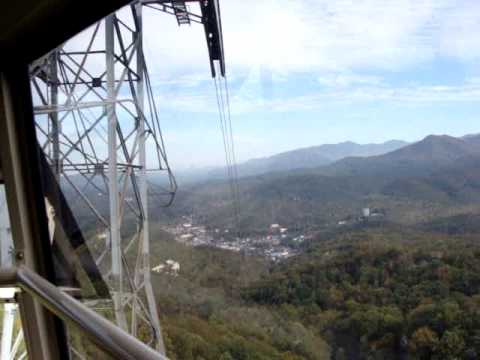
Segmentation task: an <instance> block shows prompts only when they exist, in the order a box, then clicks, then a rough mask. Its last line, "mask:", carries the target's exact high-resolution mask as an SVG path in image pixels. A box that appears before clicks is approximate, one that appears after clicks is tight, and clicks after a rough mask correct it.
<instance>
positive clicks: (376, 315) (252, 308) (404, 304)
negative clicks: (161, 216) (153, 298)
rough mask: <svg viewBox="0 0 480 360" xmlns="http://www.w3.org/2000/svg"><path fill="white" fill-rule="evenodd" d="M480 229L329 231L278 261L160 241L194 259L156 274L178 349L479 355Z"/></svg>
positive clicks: (315, 355)
mask: <svg viewBox="0 0 480 360" xmlns="http://www.w3.org/2000/svg"><path fill="white" fill-rule="evenodd" d="M156 234H157V235H158V234H159V233H158V232H156ZM479 234H480V226H478V225H477V227H476V228H473V227H472V229H471V233H470V234H463V235H455V236H452V235H451V234H450V235H449V234H447V233H445V232H441V231H431V230H429V231H426V230H419V229H413V228H411V229H407V228H400V227H396V226H391V227H390V226H373V225H363V226H361V227H356V228H349V229H343V230H341V231H340V230H339V231H337V232H335V233H332V234H329V235H328V236H325V235H323V234H319V235H318V236H317V237H315V238H314V239H312V241H310V242H309V243H308V244H306V245H305V248H304V253H303V254H302V255H299V256H297V257H294V258H291V259H289V260H287V261H284V262H281V263H276V264H271V263H267V262H265V260H262V259H260V258H253V257H245V256H242V255H241V254H238V253H232V252H226V251H221V250H216V249H211V248H191V247H186V246H185V245H183V244H178V243H175V242H174V241H172V240H171V239H170V240H167V239H163V241H157V242H155V243H156V244H157V245H156V248H155V251H154V253H155V255H154V256H155V261H162V260H165V259H168V258H173V259H177V260H178V261H180V263H181V264H182V270H181V271H180V273H179V275H178V276H171V275H166V274H156V275H154V286H155V288H156V292H157V296H158V298H159V308H160V310H161V314H162V323H163V324H164V331H165V333H166V335H165V336H166V339H167V347H168V350H169V353H168V355H169V356H170V358H172V359H239V360H243V359H245V360H246V359H297V360H299V359H353V360H354V359H432V358H433V359H476V358H478V356H479V354H480V341H479V339H480V332H479V329H480V275H479V274H480V250H479V249H478V235H479ZM162 236H165V235H162ZM183 264H185V268H183Z"/></svg>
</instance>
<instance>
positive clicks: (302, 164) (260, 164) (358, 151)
mask: <svg viewBox="0 0 480 360" xmlns="http://www.w3.org/2000/svg"><path fill="white" fill-rule="evenodd" d="M408 144H409V143H407V142H405V141H401V140H390V141H387V142H384V143H380V144H357V143H354V142H351V141H347V142H342V143H338V144H324V145H319V146H311V147H307V148H301V149H296V150H291V151H286V152H282V153H279V154H275V155H272V156H269V157H263V158H258V159H251V160H248V161H246V162H244V163H241V164H239V165H238V173H239V176H241V177H244V176H253V175H260V174H265V173H270V172H282V171H291V170H295V169H308V168H316V167H319V166H324V165H328V164H332V163H334V162H336V161H338V160H341V159H343V158H346V157H350V156H355V157H369V156H376V155H382V154H386V153H388V152H391V151H394V150H397V149H400V148H402V147H404V146H407V145H408ZM218 172H219V170H218V169H217V170H215V171H213V172H211V175H213V176H215V175H218Z"/></svg>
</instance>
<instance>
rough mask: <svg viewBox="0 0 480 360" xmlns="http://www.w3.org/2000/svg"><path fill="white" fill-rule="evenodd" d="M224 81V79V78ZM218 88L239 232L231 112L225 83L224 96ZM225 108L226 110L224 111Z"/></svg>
mask: <svg viewBox="0 0 480 360" xmlns="http://www.w3.org/2000/svg"><path fill="white" fill-rule="evenodd" d="M224 81H225V78H224ZM218 83H219V88H220V91H219V93H220V98H221V102H222V106H223V115H224V126H225V132H226V137H227V141H226V143H227V146H228V151H229V156H230V171H231V178H232V197H233V210H234V216H235V223H236V229H237V232H238V230H239V197H238V190H237V188H238V179H237V178H238V175H237V173H238V172H237V171H236V156H235V147H234V142H233V128H232V124H231V111H230V100H229V97H228V92H227V90H228V89H227V87H226V83H224V84H223V85H224V88H225V94H223V90H224V89H223V87H222V86H221V85H222V81H221V80H218ZM225 108H226V109H225Z"/></svg>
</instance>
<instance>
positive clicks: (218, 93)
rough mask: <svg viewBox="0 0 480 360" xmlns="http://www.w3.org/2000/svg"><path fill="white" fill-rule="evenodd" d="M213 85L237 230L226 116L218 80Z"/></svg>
mask: <svg viewBox="0 0 480 360" xmlns="http://www.w3.org/2000/svg"><path fill="white" fill-rule="evenodd" d="M214 83H215V93H216V96H217V105H218V112H219V119H220V129H221V132H222V138H223V146H224V151H225V161H226V166H227V177H228V182H229V186H230V192H231V196H232V210H233V220H234V224H235V228H236V229H237V230H238V221H237V220H238V219H237V213H236V207H237V205H236V197H235V186H234V180H233V172H232V156H231V155H232V154H231V146H230V141H229V137H228V134H227V131H228V129H227V124H226V116H225V102H224V100H223V96H222V94H221V89H220V88H219V82H218V79H217V78H216V77H215V78H214Z"/></svg>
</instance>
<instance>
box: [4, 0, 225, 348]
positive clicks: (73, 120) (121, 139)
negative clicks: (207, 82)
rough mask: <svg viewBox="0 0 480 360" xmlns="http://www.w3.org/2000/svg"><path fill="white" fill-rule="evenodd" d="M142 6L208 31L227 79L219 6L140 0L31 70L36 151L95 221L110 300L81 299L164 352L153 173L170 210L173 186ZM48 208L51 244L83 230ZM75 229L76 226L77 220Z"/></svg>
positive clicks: (92, 247)
mask: <svg viewBox="0 0 480 360" xmlns="http://www.w3.org/2000/svg"><path fill="white" fill-rule="evenodd" d="M188 3H197V4H198V8H199V11H198V12H196V13H195V12H191V11H190V9H189V7H188ZM144 6H148V7H149V8H152V9H155V10H158V11H161V12H164V13H168V14H171V15H174V16H175V17H176V19H177V23H178V25H190V24H191V23H199V24H202V25H203V27H204V30H205V35H206V41H207V46H208V51H209V57H210V66H211V71H212V76H213V77H216V76H217V75H218V74H217V73H216V66H215V62H217V63H218V65H219V69H220V70H219V71H220V74H219V75H222V76H225V64H224V55H223V39H222V29H221V22H220V11H219V5H218V0H202V1H200V0H185V1H165V0H157V1H155V0H138V1H135V2H133V3H132V4H131V5H130V7H129V9H127V11H122V12H119V13H115V14H111V15H109V16H108V17H107V18H106V19H104V20H102V21H101V22H99V23H97V24H95V25H93V26H92V27H91V28H90V29H88V30H86V31H85V32H84V34H83V41H81V42H75V41H74V42H73V43H70V42H67V43H66V44H64V45H63V46H60V47H58V48H56V49H54V50H52V51H51V52H50V53H49V54H47V55H45V56H44V57H42V58H40V59H38V60H37V61H35V62H34V63H32V64H31V69H30V75H31V87H32V97H33V101H34V105H35V107H34V110H35V121H36V126H37V137H38V141H39V146H40V147H41V148H42V150H43V152H44V154H45V157H46V160H47V162H48V165H49V167H50V169H51V173H52V174H53V178H54V179H55V182H56V183H58V184H59V185H60V187H61V189H62V190H63V191H64V192H66V193H67V197H68V199H69V206H70V207H74V208H80V209H82V211H83V213H85V212H86V211H88V212H89V213H90V217H91V218H94V220H93V221H86V220H85V219H80V220H79V222H81V223H82V224H81V225H82V229H85V228H87V229H88V234H87V235H86V236H85V238H86V243H87V244H88V247H89V250H88V251H90V252H91V253H92V255H93V257H94V260H95V265H96V267H97V268H98V269H99V270H100V272H101V274H102V277H103V280H105V282H106V283H107V284H108V287H109V293H110V296H108V297H106V298H103V299H99V298H98V297H96V298H95V300H89V299H88V296H86V297H85V298H84V300H83V301H84V302H86V303H88V304H89V305H91V306H92V307H94V308H98V307H104V308H105V306H107V307H108V306H110V309H111V310H112V313H113V314H114V316H113V318H114V319H112V320H115V321H116V322H117V324H118V325H119V326H121V327H122V328H124V329H125V330H126V331H129V332H130V333H132V334H133V335H135V336H142V340H144V341H145V342H147V343H149V344H150V345H151V346H152V347H154V348H156V349H157V350H158V351H159V352H161V353H163V354H164V353H165V347H164V343H163V338H162V332H161V326H160V321H159V316H158V312H157V306H156V302H155V296H154V291H153V288H152V283H151V279H150V268H151V266H150V234H149V214H148V182H147V173H148V172H149V171H152V170H156V171H163V172H164V173H165V174H166V176H167V178H168V181H167V184H168V186H167V189H165V191H164V195H165V203H170V202H171V200H172V198H173V194H174V192H175V190H176V183H175V180H174V178H173V175H172V173H171V171H170V167H169V165H168V161H167V157H166V152H165V148H164V144H163V139H162V135H161V130H160V127H159V122H158V114H157V110H156V107H155V102H154V97H153V93H152V90H151V86H150V81H149V77H148V72H147V68H146V63H145V58H144V55H143V39H142V37H143V34H142V7H144ZM124 10H125V9H124ZM151 155H154V156H151ZM46 204H47V212H48V214H47V215H48V217H49V222H50V224H49V230H50V236H51V242H52V245H53V243H54V241H55V237H56V236H57V233H58V232H62V231H63V232H62V234H61V235H63V236H67V237H68V236H69V235H72V234H71V232H75V231H76V230H77V228H76V227H74V228H73V230H72V229H70V230H68V229H61V230H59V229H56V227H57V228H58V227H60V226H59V224H60V223H61V222H60V221H58V218H59V217H60V216H62V214H60V213H58V214H56V213H55V212H56V211H58V209H57V208H58V204H51V203H50V201H49V200H48V197H47V196H46ZM2 206H3V207H2ZM0 210H1V211H0V232H1V234H0V235H1V236H0V242H1V256H2V263H4V265H5V264H9V262H10V261H11V260H10V259H9V251H10V250H11V246H12V245H11V243H12V241H11V238H10V237H9V236H8V229H9V224H8V214H7V212H6V207H5V201H4V199H3V196H2V199H0ZM74 210H77V209H74ZM82 211H80V213H82ZM91 215H93V217H92V216H91ZM82 221H83V222H82ZM69 222H70V223H72V221H66V222H65V221H64V223H63V224H62V226H63V227H64V226H65V223H67V224H68V223H69ZM73 223H74V225H75V226H76V220H75V221H73ZM69 231H70V233H69ZM81 237H83V235H81ZM70 240H71V239H70ZM73 242H74V241H72V245H73ZM67 262H68V263H69V265H71V266H73V265H78V264H76V263H74V261H73V260H72V261H71V262H69V261H68V259H67ZM132 264H133V265H132ZM85 271H87V270H85ZM89 291H90V292H92V290H91V289H89V290H88V291H87V292H89ZM88 295H92V294H88ZM5 311H6V312H7V311H9V315H8V316H4V326H3V329H4V330H3V334H2V354H7V353H10V354H11V356H15V353H16V351H17V350H18V347H19V344H20V342H21V340H22V333H21V331H20V333H19V334H17V336H15V337H13V336H12V335H13V325H12V324H13V321H14V319H15V311H16V305H14V304H11V305H10V304H8V306H7V305H5ZM140 333H141V334H140ZM146 333H148V334H149V335H148V336H146V335H145V334H146ZM12 339H14V340H15V341H14V342H13V344H12ZM71 350H72V351H73V352H75V351H76V350H75V349H73V348H72V349H71ZM22 356H23V355H22Z"/></svg>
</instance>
